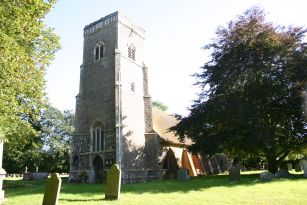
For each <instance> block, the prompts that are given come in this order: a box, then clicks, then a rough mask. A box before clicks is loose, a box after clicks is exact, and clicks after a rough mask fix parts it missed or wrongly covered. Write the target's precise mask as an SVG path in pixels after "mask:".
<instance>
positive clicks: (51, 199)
mask: <svg viewBox="0 0 307 205" xmlns="http://www.w3.org/2000/svg"><path fill="white" fill-rule="evenodd" d="M61 183H62V180H61V177H60V175H59V174H58V173H53V174H51V176H50V177H49V178H48V180H47V185H46V189H45V194H44V199H43V204H42V205H57V204H58V198H59V195H60V189H61Z"/></svg>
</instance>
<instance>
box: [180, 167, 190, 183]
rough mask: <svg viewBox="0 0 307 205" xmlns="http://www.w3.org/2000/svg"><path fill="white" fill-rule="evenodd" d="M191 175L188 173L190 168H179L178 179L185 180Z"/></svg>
mask: <svg viewBox="0 0 307 205" xmlns="http://www.w3.org/2000/svg"><path fill="white" fill-rule="evenodd" d="M189 178H190V176H189V175H188V170H186V169H178V170H177V179H178V180H180V181H185V180H187V179H189Z"/></svg>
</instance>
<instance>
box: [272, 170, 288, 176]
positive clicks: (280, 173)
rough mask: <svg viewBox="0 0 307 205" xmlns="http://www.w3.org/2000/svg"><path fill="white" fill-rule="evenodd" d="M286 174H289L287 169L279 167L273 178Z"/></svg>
mask: <svg viewBox="0 0 307 205" xmlns="http://www.w3.org/2000/svg"><path fill="white" fill-rule="evenodd" d="M288 176H289V172H288V169H279V170H278V171H277V172H276V173H275V178H282V177H288Z"/></svg>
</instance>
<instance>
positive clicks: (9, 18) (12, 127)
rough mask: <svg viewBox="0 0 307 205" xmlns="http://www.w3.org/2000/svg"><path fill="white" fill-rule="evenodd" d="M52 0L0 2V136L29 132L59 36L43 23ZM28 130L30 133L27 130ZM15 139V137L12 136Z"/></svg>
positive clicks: (26, 133)
mask: <svg viewBox="0 0 307 205" xmlns="http://www.w3.org/2000/svg"><path fill="white" fill-rule="evenodd" d="M54 4H55V0H14V1H12V0H6V1H1V4H0V53H1V55H0V138H1V139H2V140H3V139H6V140H9V136H13V135H14V136H15V134H16V133H19V136H29V135H31V134H34V133H35V129H34V128H33V127H32V126H31V123H29V122H30V121H32V120H35V118H36V117H37V114H38V110H39V108H40V107H41V106H42V104H43V101H42V98H43V96H44V88H45V82H44V75H45V70H46V66H48V64H49V63H50V61H51V60H52V59H53V57H54V53H55V51H56V50H57V49H59V38H58V37H57V36H56V35H55V34H54V33H53V31H52V29H50V28H47V27H46V26H45V25H44V23H43V18H44V16H45V15H46V14H47V13H48V12H49V10H50V9H51V8H52V6H53V5H54ZM29 133H30V134H29ZM14 140H15V139H14Z"/></svg>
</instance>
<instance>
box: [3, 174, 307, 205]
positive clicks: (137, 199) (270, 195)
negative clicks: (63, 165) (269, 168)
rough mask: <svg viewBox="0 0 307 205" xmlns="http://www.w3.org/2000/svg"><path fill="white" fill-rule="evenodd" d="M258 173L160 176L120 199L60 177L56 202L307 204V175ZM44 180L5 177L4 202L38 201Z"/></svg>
mask: <svg viewBox="0 0 307 205" xmlns="http://www.w3.org/2000/svg"><path fill="white" fill-rule="evenodd" d="M258 178H259V173H257V174H255V173H247V174H244V175H242V178H241V181H240V182H237V183H233V182H229V181H228V176H226V175H217V176H204V177H197V178H192V179H190V180H188V181H184V182H180V181H177V180H162V181H154V182H148V183H141V184H128V185H123V186H122V190H121V199H120V200H119V201H105V200H104V190H105V185H100V184H69V183H67V180H65V179H64V180H63V182H62V188H61V193H60V198H59V205H66V204H67V205H70V204H71V205H79V204H82V205H107V204H110V205H112V204H123V205H129V204H131V205H168V204H169V205H174V204H184V205H190V204H214V205H216V204H223V205H224V204H227V205H228V204H257V205H258V204H269V205H274V204H276V205H277V204H278V205H280V204H291V205H298V204H299V205H303V204H307V179H306V178H303V176H302V175H291V176H290V177H289V178H287V179H278V180H274V181H272V182H266V183H262V182H259V181H258ZM45 183H46V180H35V181H23V180H5V181H4V189H5V198H6V199H5V202H4V205H41V203H42V200H43V192H44V189H45Z"/></svg>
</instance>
